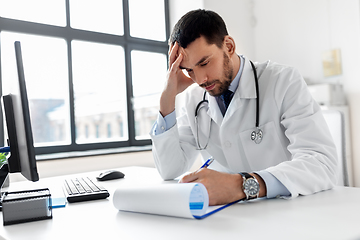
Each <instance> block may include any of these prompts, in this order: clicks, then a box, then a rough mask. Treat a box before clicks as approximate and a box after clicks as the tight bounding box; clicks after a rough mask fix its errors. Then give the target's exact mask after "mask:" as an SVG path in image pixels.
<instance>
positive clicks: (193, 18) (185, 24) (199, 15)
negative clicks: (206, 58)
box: [169, 9, 228, 48]
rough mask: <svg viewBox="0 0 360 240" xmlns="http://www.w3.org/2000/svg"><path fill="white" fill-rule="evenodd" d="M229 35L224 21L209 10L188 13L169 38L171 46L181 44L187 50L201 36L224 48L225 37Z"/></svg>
mask: <svg viewBox="0 0 360 240" xmlns="http://www.w3.org/2000/svg"><path fill="white" fill-rule="evenodd" d="M226 35H228V31H227V29H226V25H225V22H224V20H223V19H222V18H221V17H220V16H219V15H218V14H217V13H215V12H213V11H209V10H203V9H198V10H193V11H190V12H188V13H186V14H185V15H184V16H182V17H181V18H180V20H179V21H178V22H177V23H176V25H175V26H174V29H173V31H172V33H171V35H170V38H169V44H174V43H175V42H178V43H179V46H180V47H183V48H186V47H187V46H188V45H189V44H190V43H192V42H193V41H195V39H197V38H199V37H200V36H203V37H205V39H206V41H207V43H209V44H216V45H217V46H218V47H219V48H221V47H222V45H223V41H224V37H225V36H226Z"/></svg>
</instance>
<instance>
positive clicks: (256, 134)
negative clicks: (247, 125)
mask: <svg viewBox="0 0 360 240" xmlns="http://www.w3.org/2000/svg"><path fill="white" fill-rule="evenodd" d="M262 139H263V131H262V130H261V129H259V128H258V129H257V130H254V131H252V132H251V140H252V141H254V142H255V143H256V144H259V143H261V141H262Z"/></svg>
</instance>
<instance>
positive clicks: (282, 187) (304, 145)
mask: <svg viewBox="0 0 360 240" xmlns="http://www.w3.org/2000/svg"><path fill="white" fill-rule="evenodd" d="M169 44H170V49H169V70H168V76H167V83H166V86H165V89H164V90H163V92H162V95H161V98H160V114H159V117H158V120H157V122H156V123H155V124H154V127H153V129H152V131H151V133H150V134H151V137H152V141H153V155H154V160H155V164H156V167H157V169H158V171H159V173H160V175H161V176H162V178H163V179H174V178H176V177H178V176H180V175H181V174H183V173H185V172H186V171H188V170H189V169H190V167H191V166H192V164H193V163H194V161H195V159H196V158H197V156H198V154H199V153H201V155H202V157H203V158H204V159H205V160H206V158H208V157H210V156H212V157H213V158H214V159H215V161H214V163H213V164H211V166H210V167H209V168H202V169H200V170H199V171H196V172H194V173H191V174H188V175H185V176H184V177H183V178H182V179H181V180H180V182H183V183H188V182H200V183H202V184H204V185H205V187H206V188H207V190H208V193H209V203H210V205H217V204H226V203H230V202H233V201H237V200H240V199H253V198H256V197H268V198H273V197H279V196H280V197H289V198H291V197H296V196H298V195H299V194H301V195H308V194H312V193H315V192H318V191H322V190H326V189H330V188H332V187H333V186H334V184H335V182H336V179H335V176H336V171H337V167H336V149H335V145H334V143H333V141H332V138H331V135H330V133H329V130H328V128H327V125H326V122H325V120H324V118H323V116H322V114H321V110H320V108H319V106H318V105H317V104H316V102H315V101H314V100H313V98H312V97H311V95H310V93H309V92H308V90H307V86H306V84H305V82H304V80H303V78H302V77H301V76H300V74H299V73H298V72H297V71H296V70H295V69H294V68H291V67H286V66H282V65H279V64H276V63H273V62H270V61H267V62H265V63H254V66H253V63H252V62H251V61H250V60H249V59H247V58H246V57H245V56H242V55H237V54H236V52H235V42H234V39H233V38H232V37H231V36H229V35H228V32H227V29H226V26H225V23H224V22H223V20H222V18H221V17H220V16H219V15H218V14H216V13H214V12H212V11H206V10H195V11H191V12H189V13H187V14H185V15H184V16H183V17H182V18H181V19H180V20H179V21H178V23H177V24H176V25H175V27H174V29H173V32H172V34H171V36H170V39H169ZM184 71H186V72H187V74H184ZM187 75H188V76H187ZM193 83H196V85H192V84H193ZM191 85H192V86H191ZM185 89H186V93H187V95H186V99H185V103H184V107H183V109H182V112H181V115H180V116H177V118H176V116H175V115H176V113H175V97H176V96H177V95H178V94H179V93H181V92H183V91H184V90H185ZM228 90H230V92H229V91H228ZM229 95H230V99H231V100H227V98H228V96H229ZM229 101H230V103H229ZM210 168H212V169H210ZM250 180H251V181H250ZM249 181H250V182H249Z"/></svg>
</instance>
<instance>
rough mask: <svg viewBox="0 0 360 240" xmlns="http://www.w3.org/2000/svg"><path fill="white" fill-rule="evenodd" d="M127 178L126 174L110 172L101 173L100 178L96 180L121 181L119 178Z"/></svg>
mask: <svg viewBox="0 0 360 240" xmlns="http://www.w3.org/2000/svg"><path fill="white" fill-rule="evenodd" d="M123 177H125V174H123V173H122V172H120V171H116V170H109V171H106V172H103V173H100V175H99V176H98V177H96V179H97V180H98V181H107V180H113V179H119V178H123Z"/></svg>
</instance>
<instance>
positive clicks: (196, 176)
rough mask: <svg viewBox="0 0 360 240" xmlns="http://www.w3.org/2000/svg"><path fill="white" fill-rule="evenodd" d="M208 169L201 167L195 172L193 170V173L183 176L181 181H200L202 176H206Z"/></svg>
mask: <svg viewBox="0 0 360 240" xmlns="http://www.w3.org/2000/svg"><path fill="white" fill-rule="evenodd" d="M207 170H208V169H206V168H203V169H199V170H197V171H195V172H192V173H189V174H187V175H185V176H183V177H182V178H181V179H180V181H179V183H190V182H199V181H200V180H201V178H203V177H204V175H206V174H205V172H206V171H207Z"/></svg>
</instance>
